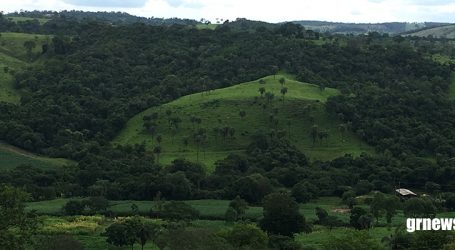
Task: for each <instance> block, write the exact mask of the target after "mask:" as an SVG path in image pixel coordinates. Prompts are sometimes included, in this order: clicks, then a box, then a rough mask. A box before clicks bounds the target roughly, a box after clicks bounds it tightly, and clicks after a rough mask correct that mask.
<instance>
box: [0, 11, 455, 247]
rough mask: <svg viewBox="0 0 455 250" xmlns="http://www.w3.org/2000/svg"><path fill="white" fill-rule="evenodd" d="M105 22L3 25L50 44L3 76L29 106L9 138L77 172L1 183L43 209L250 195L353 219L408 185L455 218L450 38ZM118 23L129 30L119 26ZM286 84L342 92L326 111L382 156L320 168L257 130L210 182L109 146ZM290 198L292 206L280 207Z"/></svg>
mask: <svg viewBox="0 0 455 250" xmlns="http://www.w3.org/2000/svg"><path fill="white" fill-rule="evenodd" d="M35 14H36V13H35ZM46 14H53V13H46ZM122 15H123V14H122ZM122 15H120V16H122ZM27 17H37V16H34V14H33V13H28V14H27ZM98 17H99V19H100V20H99V19H97V18H90V15H87V16H85V14H84V13H83V12H81V13H79V12H65V13H64V14H62V13H60V14H59V15H58V16H56V17H53V18H51V19H50V20H49V21H47V22H46V23H44V24H40V23H39V22H38V21H33V20H31V21H19V22H13V21H11V20H9V19H8V18H7V17H6V16H4V15H0V31H1V32H24V33H36V34H38V33H39V34H51V35H52V36H51V38H50V39H49V40H48V41H47V42H46V43H45V44H43V46H42V47H41V48H40V52H39V53H37V54H36V55H34V56H32V57H30V60H31V61H36V62H39V63H34V64H31V65H30V66H29V67H26V68H25V69H24V70H21V71H17V72H8V70H7V69H6V68H5V69H2V72H4V73H5V74H12V75H13V77H14V88H15V89H16V90H18V91H20V93H21V99H20V103H18V104H13V103H7V102H0V140H1V141H5V142H7V143H8V144H11V145H14V146H17V147H19V148H22V149H25V150H28V151H31V152H35V153H39V154H43V155H47V156H51V157H62V158H67V159H71V160H74V161H75V164H74V165H70V166H65V167H62V168H58V169H41V168H36V167H32V166H28V165H20V166H17V167H16V168H14V169H12V170H2V171H1V172H0V182H1V183H3V184H8V185H11V186H14V187H20V188H23V189H24V190H25V191H26V192H28V193H30V194H31V197H32V199H33V200H34V201H40V200H51V199H55V198H60V197H67V198H68V197H69V198H71V197H103V198H105V199H108V200H153V199H156V197H157V196H159V197H163V198H164V199H167V200H198V199H223V200H235V199H236V197H237V196H239V197H241V199H242V200H243V201H244V202H247V203H248V204H250V205H260V204H265V207H267V204H270V203H274V202H273V199H277V200H279V199H283V200H286V202H287V201H288V200H289V199H291V200H295V201H297V202H299V203H305V202H308V201H310V200H312V199H316V198H318V197H321V196H337V197H341V198H342V199H343V202H345V203H346V204H347V205H349V207H350V208H352V207H353V206H354V205H355V202H354V201H353V198H354V197H355V196H361V195H367V194H370V192H372V191H379V192H382V193H385V194H390V193H393V191H394V190H395V188H397V187H399V186H400V185H405V186H407V187H409V188H417V189H420V190H426V191H428V192H429V193H433V192H436V190H437V192H439V194H441V197H446V198H447V199H445V201H444V202H440V203H438V204H439V206H440V207H444V208H446V209H453V200H454V199H455V198H454V195H453V194H452V193H453V192H455V182H454V180H455V161H453V159H454V158H453V157H454V156H455V130H454V129H453V128H454V127H455V102H454V100H453V99H450V98H449V97H448V96H447V93H448V91H449V89H450V85H451V83H452V80H453V79H452V70H453V69H454V64H453V63H451V62H447V63H441V62H439V61H437V60H434V58H433V55H435V54H442V55H444V56H448V57H450V56H453V53H454V51H455V49H454V48H453V45H451V43H450V42H449V41H448V40H444V39H433V38H428V39H425V38H412V37H409V38H407V37H400V36H396V37H392V36H389V35H387V34H379V33H369V34H368V35H360V36H343V35H333V36H332V35H328V34H319V33H317V32H314V31H311V30H306V29H304V28H303V27H302V26H300V25H297V24H293V23H284V24H281V25H270V26H266V27H264V26H262V25H261V23H258V22H248V21H247V20H243V19H239V20H237V21H235V22H226V23H225V24H223V25H219V26H218V27H217V28H216V29H214V30H208V29H197V28H196V27H194V26H193V24H195V23H192V22H189V23H188V22H187V21H184V20H183V21H182V23H181V22H172V21H169V22H167V21H166V22H164V23H165V24H166V25H155V24H158V23H149V22H148V21H141V20H136V19H131V20H130V19H128V17H129V16H127V15H125V18H126V19H125V20H124V21H118V20H116V19H113V17H112V16H110V15H98ZM117 17H118V15H115V18H117ZM147 20H148V19H147ZM106 21H109V22H112V23H109V22H106ZM117 21H118V22H122V25H115V24H113V23H116V22H117ZM150 22H152V21H150ZM157 22H158V21H157ZM149 24H154V25H149ZM0 38H1V37H0ZM428 44H431V45H435V46H428ZM29 45H30V43H29ZM24 47H25V48H26V46H25V44H24ZM25 48H24V49H25ZM278 72H286V73H288V74H292V75H294V76H295V77H296V79H297V80H300V81H304V82H309V83H313V84H317V85H319V86H320V88H321V89H324V88H325V87H331V88H336V89H338V90H339V91H340V92H341V94H340V95H337V96H333V97H330V98H329V99H328V100H327V103H326V107H325V108H326V109H327V111H328V113H330V114H331V115H332V116H333V117H336V119H339V120H340V121H342V122H343V123H344V124H346V127H345V129H347V130H349V131H351V132H353V133H354V134H356V135H357V136H358V137H359V138H361V139H362V140H363V141H365V142H367V143H368V144H369V145H371V146H372V147H374V149H375V150H376V154H375V155H368V154H361V156H359V157H353V156H352V155H345V156H344V157H340V158H337V159H334V160H332V161H310V160H308V158H307V157H306V156H305V152H301V151H300V150H298V149H297V148H296V147H295V146H293V145H292V144H291V143H290V142H289V141H288V140H287V139H286V138H285V137H278V136H270V134H269V133H268V131H265V132H264V131H257V133H255V134H253V135H251V143H250V145H249V146H248V148H247V149H246V150H245V152H244V153H232V154H230V155H229V156H228V157H226V158H225V159H223V160H220V161H217V162H216V163H215V166H214V171H213V173H209V172H208V171H207V169H206V168H205V166H204V164H203V163H199V162H198V163H196V162H191V161H188V160H186V159H175V160H174V161H173V162H172V163H171V164H169V165H168V166H163V165H162V164H160V163H159V161H157V160H156V157H159V153H160V152H158V151H155V152H150V151H147V150H146V148H145V146H144V145H142V144H136V145H123V146H119V145H112V143H111V141H112V139H113V138H114V137H115V136H116V135H117V134H118V133H119V132H120V130H121V129H122V128H124V126H125V125H126V122H127V121H128V120H129V119H130V118H131V117H133V116H134V115H136V114H138V113H139V112H142V111H144V110H146V109H147V108H149V107H155V106H159V105H161V104H164V103H167V102H170V101H172V100H175V99H177V98H179V97H181V96H184V95H187V94H193V93H198V92H204V91H210V90H214V89H218V88H222V87H227V86H231V85H233V84H235V83H240V82H247V81H253V80H256V79H258V78H261V77H264V76H268V75H275V74H277V73H278ZM261 95H262V93H261ZM283 102H284V94H283ZM302 108H303V107H302ZM276 192H278V193H276ZM283 192H285V193H286V192H287V193H289V195H290V197H287V196H286V197H284V196H280V195H277V194H280V193H281V194H282V195H283ZM239 199H240V198H239ZM378 199H379V198H378ZM295 201H293V202H294V203H295ZM291 203H292V202H291ZM294 203H292V204H294ZM72 205H74V206H76V207H78V206H79V210H78V209H76V210H77V211H76V212H74V213H73V214H90V212H87V211H86V210H84V205H81V204H79V205H78V204H77V202H75V204H72ZM174 205H175V204H174ZM176 206H178V203H177V205H176ZM293 206H294V205H293ZM133 210H134V209H133ZM365 214H366V212H365ZM106 215H107V214H106ZM155 215H156V214H155ZM158 215H160V214H159V213H158ZM362 215H364V214H362ZM163 216H164V217H165V218H172V216H173V215H172V214H170V215H163ZM166 216H168V217H166ZM296 216H297V215H296ZM359 216H360V215H359ZM297 217H298V216H297ZM298 218H300V217H298ZM268 219H269V218H268V217H267V212H265V213H264V219H263V220H261V222H260V225H261V227H262V228H263V229H264V230H265V231H267V232H269V233H270V234H271V235H272V234H275V233H277V234H282V235H285V236H292V233H294V232H300V231H306V230H308V231H311V230H310V229H308V228H306V227H305V226H304V225H295V226H296V227H297V228H298V229H295V230H294V229H292V230H294V231H292V230H291V231H290V232H288V231H285V232H284V231H279V230H278V231H276V232H275V231H274V230H277V229H276V228H275V226H273V225H272V226H271V225H270V224H272V222H270V221H268ZM299 220H300V219H299ZM332 222H333V221H332ZM261 223H262V224H261ZM268 223H269V224H268ZM320 223H322V220H321V221H320ZM356 223H357V220H355V221H354V222H352V223H351V226H354V227H356V225H357V224H356ZM304 224H305V223H304ZM334 224H336V223H335V222H334ZM357 226H358V227H359V228H362V227H363V224H361V225H357ZM367 228H369V226H368V227H367ZM112 230H114V229H112ZM108 232H109V231H108ZM108 232H107V233H108ZM133 244H134V242H133ZM144 244H145V243H144ZM252 249H254V248H252ZM276 249H294V248H276ZM296 249H297V248H296Z"/></svg>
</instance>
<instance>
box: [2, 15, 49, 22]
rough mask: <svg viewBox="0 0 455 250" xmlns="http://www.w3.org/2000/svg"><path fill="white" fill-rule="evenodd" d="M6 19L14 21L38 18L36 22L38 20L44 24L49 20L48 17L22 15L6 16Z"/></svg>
mask: <svg viewBox="0 0 455 250" xmlns="http://www.w3.org/2000/svg"><path fill="white" fill-rule="evenodd" d="M8 19H10V20H12V21H14V22H24V21H32V20H38V22H40V24H44V23H46V22H48V21H49V20H50V19H48V18H32V17H24V16H8Z"/></svg>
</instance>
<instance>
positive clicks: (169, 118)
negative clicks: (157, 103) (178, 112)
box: [166, 109, 172, 127]
mask: <svg viewBox="0 0 455 250" xmlns="http://www.w3.org/2000/svg"><path fill="white" fill-rule="evenodd" d="M166 115H167V122H168V124H169V127H171V115H172V110H170V109H168V110H166Z"/></svg>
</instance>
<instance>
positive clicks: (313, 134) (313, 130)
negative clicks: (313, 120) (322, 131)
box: [311, 125, 319, 147]
mask: <svg viewBox="0 0 455 250" xmlns="http://www.w3.org/2000/svg"><path fill="white" fill-rule="evenodd" d="M318 132H319V127H318V125H313V127H311V138H312V139H313V147H314V144H315V143H316V140H317V139H318Z"/></svg>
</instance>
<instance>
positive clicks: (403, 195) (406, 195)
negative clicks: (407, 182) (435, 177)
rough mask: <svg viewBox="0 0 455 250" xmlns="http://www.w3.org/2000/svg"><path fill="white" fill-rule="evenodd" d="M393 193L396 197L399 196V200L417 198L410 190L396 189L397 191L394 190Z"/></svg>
mask: <svg viewBox="0 0 455 250" xmlns="http://www.w3.org/2000/svg"><path fill="white" fill-rule="evenodd" d="M395 192H396V193H397V195H398V196H400V198H402V199H409V198H412V197H417V194H416V193H414V192H412V191H411V190H409V189H405V188H398V189H395Z"/></svg>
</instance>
